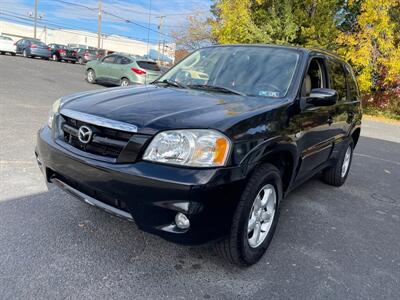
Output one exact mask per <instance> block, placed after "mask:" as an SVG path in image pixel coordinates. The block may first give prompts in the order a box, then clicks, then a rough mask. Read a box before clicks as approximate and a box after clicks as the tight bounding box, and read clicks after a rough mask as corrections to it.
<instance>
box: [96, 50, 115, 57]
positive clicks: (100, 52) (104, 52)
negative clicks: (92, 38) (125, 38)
mask: <svg viewBox="0 0 400 300" xmlns="http://www.w3.org/2000/svg"><path fill="white" fill-rule="evenodd" d="M108 54H112V53H109V52H108V51H107V50H104V49H97V50H96V58H97V59H102V58H103V57H105V56H106V55H108Z"/></svg>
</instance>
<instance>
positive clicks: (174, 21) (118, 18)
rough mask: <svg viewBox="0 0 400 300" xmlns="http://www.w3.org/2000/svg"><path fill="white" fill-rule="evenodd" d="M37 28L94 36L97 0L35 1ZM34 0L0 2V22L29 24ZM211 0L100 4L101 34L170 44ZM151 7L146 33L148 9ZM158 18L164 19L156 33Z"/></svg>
mask: <svg viewBox="0 0 400 300" xmlns="http://www.w3.org/2000/svg"><path fill="white" fill-rule="evenodd" d="M38 1H39V8H38V13H39V15H40V16H42V19H41V21H40V23H39V25H47V26H48V27H49V28H68V29H78V30H87V31H91V32H97V17H98V0H85V1H84V0H38ZM34 2H35V1H34V0H0V20H7V21H10V20H14V21H16V22H19V23H23V24H28V23H29V24H32V21H31V20H32V18H30V17H29V13H31V14H32V13H33V11H34ZM211 3H212V1H211V0H102V5H103V11H104V12H103V22H102V32H103V33H104V34H118V35H123V36H127V37H131V38H136V39H139V40H143V41H147V39H148V38H149V40H150V43H157V42H158V40H159V39H161V40H166V41H167V42H169V41H171V37H170V35H169V33H170V31H171V30H179V29H182V27H184V25H185V20H186V18H187V17H188V16H189V15H191V14H194V13H195V14H197V15H199V16H201V17H206V16H207V15H209V9H210V5H211ZM150 4H151V15H150V29H151V30H148V29H147V28H149V9H150ZM159 16H166V17H165V18H164V26H163V29H162V33H161V34H160V33H159V32H158V28H157V27H158V24H159V21H160V18H159Z"/></svg>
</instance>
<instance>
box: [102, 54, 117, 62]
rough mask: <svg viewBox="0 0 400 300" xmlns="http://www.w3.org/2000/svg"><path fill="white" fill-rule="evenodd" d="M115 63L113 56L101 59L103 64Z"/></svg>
mask: <svg viewBox="0 0 400 300" xmlns="http://www.w3.org/2000/svg"><path fill="white" fill-rule="evenodd" d="M114 61H115V55H110V56H106V57H104V58H103V63H106V64H113V63H114Z"/></svg>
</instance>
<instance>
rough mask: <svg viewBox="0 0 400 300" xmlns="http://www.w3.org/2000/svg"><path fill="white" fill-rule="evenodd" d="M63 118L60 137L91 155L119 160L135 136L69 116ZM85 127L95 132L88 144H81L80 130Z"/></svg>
mask: <svg viewBox="0 0 400 300" xmlns="http://www.w3.org/2000/svg"><path fill="white" fill-rule="evenodd" d="M62 117H63V118H62V119H63V120H62V123H61V126H60V129H61V131H62V132H61V136H60V137H61V138H62V139H63V141H64V142H66V143H68V144H69V145H71V146H73V147H75V148H77V149H79V150H82V151H85V152H88V153H91V154H95V155H99V156H104V157H109V158H118V156H119V155H120V153H121V151H122V150H123V149H124V148H125V146H126V145H127V144H128V142H129V140H130V138H131V137H132V135H133V133H130V132H125V131H120V130H116V129H110V128H106V127H102V126H98V125H93V124H88V123H85V122H83V121H79V120H76V119H73V118H70V117H67V116H62ZM83 125H85V126H88V127H89V128H90V129H91V130H92V132H93V136H92V138H91V140H90V142H89V143H87V144H83V143H81V142H80V141H79V138H78V130H79V128H80V127H81V126H83Z"/></svg>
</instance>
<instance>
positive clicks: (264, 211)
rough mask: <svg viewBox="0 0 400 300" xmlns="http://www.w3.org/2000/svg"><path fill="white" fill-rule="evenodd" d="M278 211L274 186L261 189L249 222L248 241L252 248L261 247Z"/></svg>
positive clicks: (268, 185) (270, 185) (269, 185)
mask: <svg viewBox="0 0 400 300" xmlns="http://www.w3.org/2000/svg"><path fill="white" fill-rule="evenodd" d="M275 211H276V190H275V187H274V186H273V185H272V184H267V185H265V186H263V187H262V188H261V190H260V191H259V192H258V194H257V196H256V198H255V199H254V202H253V206H252V208H251V211H250V215H249V218H248V222H247V239H248V243H249V245H250V247H252V248H257V247H258V246H260V245H261V244H262V243H263V242H264V240H265V238H266V237H267V236H268V233H269V231H270V229H271V226H272V222H273V220H274V216H275Z"/></svg>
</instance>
